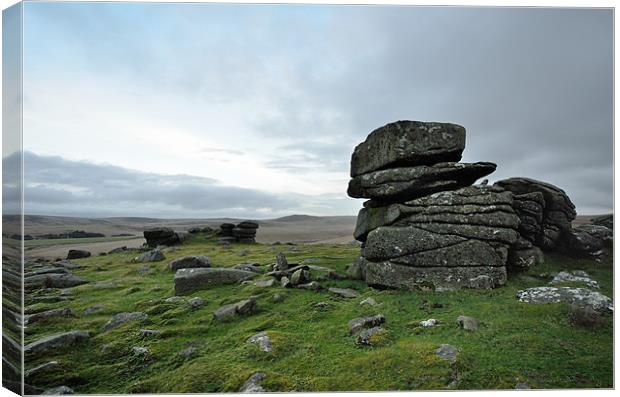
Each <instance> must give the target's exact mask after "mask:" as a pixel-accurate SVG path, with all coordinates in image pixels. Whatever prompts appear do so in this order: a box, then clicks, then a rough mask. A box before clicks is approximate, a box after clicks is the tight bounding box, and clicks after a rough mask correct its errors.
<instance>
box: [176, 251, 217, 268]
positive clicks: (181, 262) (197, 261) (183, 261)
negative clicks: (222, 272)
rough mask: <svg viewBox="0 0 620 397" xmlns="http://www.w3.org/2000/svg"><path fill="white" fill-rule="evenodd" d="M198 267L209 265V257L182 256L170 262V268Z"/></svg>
mask: <svg viewBox="0 0 620 397" xmlns="http://www.w3.org/2000/svg"><path fill="white" fill-rule="evenodd" d="M198 267H211V259H209V257H208V256H206V255H199V256H194V255H190V256H184V257H182V258H179V259H175V260H173V261H172V262H170V270H174V271H177V270H179V269H192V268H198Z"/></svg>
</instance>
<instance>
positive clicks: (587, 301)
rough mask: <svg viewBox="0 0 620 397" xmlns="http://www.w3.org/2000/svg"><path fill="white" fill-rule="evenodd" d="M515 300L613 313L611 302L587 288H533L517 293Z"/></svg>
mask: <svg viewBox="0 0 620 397" xmlns="http://www.w3.org/2000/svg"><path fill="white" fill-rule="evenodd" d="M517 299H519V301H520V302H526V303H539V304H540V303H569V304H573V305H576V306H579V307H586V306H589V307H591V308H593V309H594V310H596V311H598V312H613V310H614V304H613V301H612V300H611V299H610V298H609V297H607V296H605V295H603V294H601V293H600V292H595V291H591V290H589V289H587V288H573V287H534V288H528V289H525V290H522V291H519V292H518V293H517Z"/></svg>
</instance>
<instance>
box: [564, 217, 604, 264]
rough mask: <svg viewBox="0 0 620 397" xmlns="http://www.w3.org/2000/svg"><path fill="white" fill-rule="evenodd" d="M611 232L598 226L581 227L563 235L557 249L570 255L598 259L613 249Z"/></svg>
mask: <svg viewBox="0 0 620 397" xmlns="http://www.w3.org/2000/svg"><path fill="white" fill-rule="evenodd" d="M613 244H614V242H613V231H612V230H611V229H609V228H607V227H605V226H600V225H581V226H578V227H576V228H574V229H572V230H568V231H566V232H565V233H564V235H563V239H562V241H561V242H560V244H559V249H560V250H561V251H563V252H566V253H568V254H570V255H574V256H579V257H586V258H600V257H602V256H604V255H605V254H607V253H608V250H609V249H611V248H612V247H613Z"/></svg>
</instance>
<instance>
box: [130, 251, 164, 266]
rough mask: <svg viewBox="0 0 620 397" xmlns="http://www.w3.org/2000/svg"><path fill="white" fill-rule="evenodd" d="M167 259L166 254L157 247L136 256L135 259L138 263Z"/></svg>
mask: <svg viewBox="0 0 620 397" xmlns="http://www.w3.org/2000/svg"><path fill="white" fill-rule="evenodd" d="M164 259H166V256H165V255H164V253H163V252H161V250H160V249H158V248H156V249H154V250H151V251H148V252H145V253H143V254H141V255H138V256H136V257H135V258H134V259H133V261H134V262H138V263H144V262H160V261H163V260H164Z"/></svg>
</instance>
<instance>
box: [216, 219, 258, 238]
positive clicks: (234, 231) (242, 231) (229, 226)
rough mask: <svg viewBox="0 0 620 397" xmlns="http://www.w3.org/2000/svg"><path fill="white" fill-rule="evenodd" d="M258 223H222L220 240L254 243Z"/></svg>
mask: <svg viewBox="0 0 620 397" xmlns="http://www.w3.org/2000/svg"><path fill="white" fill-rule="evenodd" d="M257 230H258V223H256V222H253V221H243V222H241V223H239V224H238V225H235V224H233V223H222V224H221V225H220V241H222V242H224V241H226V242H238V243H254V242H256V240H255V239H256V231H257Z"/></svg>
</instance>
